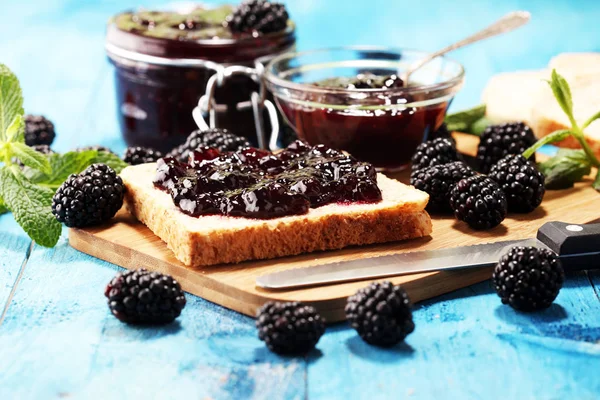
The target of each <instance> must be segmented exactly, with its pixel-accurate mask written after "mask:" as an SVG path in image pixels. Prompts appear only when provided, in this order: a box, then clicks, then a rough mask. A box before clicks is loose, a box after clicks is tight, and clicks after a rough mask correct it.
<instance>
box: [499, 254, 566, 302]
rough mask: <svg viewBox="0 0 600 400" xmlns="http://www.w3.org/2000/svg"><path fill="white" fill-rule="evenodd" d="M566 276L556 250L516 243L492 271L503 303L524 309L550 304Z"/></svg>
mask: <svg viewBox="0 0 600 400" xmlns="http://www.w3.org/2000/svg"><path fill="white" fill-rule="evenodd" d="M564 280H565V273H564V271H563V268H562V265H561V263H560V260H559V259H558V257H557V256H556V254H554V253H553V252H552V251H550V250H547V249H539V248H536V247H521V246H518V247H513V248H512V249H510V251H509V252H508V253H507V254H505V255H504V256H503V257H502V258H501V259H500V261H499V262H498V264H497V265H496V267H495V268H494V273H493V275H492V282H493V284H494V288H495V289H496V292H497V293H498V296H500V298H501V299H502V303H503V304H509V305H510V306H511V307H512V308H514V309H517V310H521V311H536V310H541V309H544V308H548V307H550V305H551V304H552V302H553V301H554V299H556V296H558V292H559V291H560V288H561V287H562V285H563V282H564Z"/></svg>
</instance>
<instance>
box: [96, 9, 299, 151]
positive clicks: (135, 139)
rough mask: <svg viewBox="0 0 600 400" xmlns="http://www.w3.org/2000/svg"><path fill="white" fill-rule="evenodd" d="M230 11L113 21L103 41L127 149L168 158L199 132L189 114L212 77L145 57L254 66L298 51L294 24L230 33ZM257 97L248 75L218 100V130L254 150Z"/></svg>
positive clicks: (131, 15) (129, 15)
mask: <svg viewBox="0 0 600 400" xmlns="http://www.w3.org/2000/svg"><path fill="white" fill-rule="evenodd" d="M232 10H233V8H232V7H231V6H222V7H217V8H214V9H205V8H202V7H197V8H195V9H194V10H192V11H190V12H189V13H187V14H180V13H175V12H165V11H160V12H159V11H140V12H125V13H121V14H118V15H116V16H114V17H113V18H112V19H111V21H110V23H109V25H108V27H107V33H106V43H107V45H109V46H111V49H112V50H110V49H109V50H108V56H109V58H110V60H111V62H112V63H113V64H114V65H115V85H116V95H117V113H118V119H119V125H120V127H121V132H122V135H123V138H124V139H125V142H126V143H127V145H128V146H143V147H151V148H154V149H156V150H160V151H162V152H165V153H166V152H169V151H170V150H172V149H173V148H174V147H176V146H177V145H180V144H181V143H183V142H184V141H185V138H186V137H187V136H188V135H189V134H190V133H191V132H192V131H193V130H195V129H197V128H198V126H197V125H196V123H195V122H194V119H193V118H192V110H193V109H194V107H196V106H197V105H198V100H199V99H200V97H201V96H202V95H203V94H204V91H205V88H206V84H207V82H208V80H209V78H210V77H211V76H212V75H213V74H214V73H215V71H214V70H213V69H211V68H208V66H206V65H205V66H182V65H174V64H173V65H171V64H168V63H166V64H165V63H164V62H158V61H152V59H147V58H144V57H146V56H150V57H158V58H159V59H162V60H171V61H173V62H177V61H181V60H182V59H186V60H203V61H209V62H212V63H216V64H221V65H222V66H225V65H240V66H246V67H254V66H255V63H256V62H259V60H261V62H262V61H266V60H268V59H269V58H270V57H272V56H274V55H276V54H279V53H281V52H283V51H287V50H290V49H292V48H293V46H294V44H295V41H296V36H295V30H294V25H293V23H291V21H290V22H289V23H288V26H287V27H286V29H284V30H282V31H281V32H273V33H269V34H264V35H262V34H260V35H253V34H249V33H241V34H240V33H232V32H231V31H230V30H229V29H228V28H226V26H225V25H224V23H225V20H226V17H227V16H228V15H229V14H231V12H232ZM115 50H117V52H115ZM123 51H124V52H125V53H122V52H123ZM140 57H142V58H140ZM140 60H142V61H140ZM255 91H258V85H257V84H256V83H255V82H254V81H253V80H252V79H251V78H250V77H248V76H243V75H236V76H233V77H231V78H228V79H227V80H226V82H224V84H223V85H222V86H220V87H218V88H217V90H216V93H215V101H216V103H217V104H218V107H217V108H216V112H217V121H218V126H219V127H221V128H226V129H229V130H230V131H233V132H235V133H236V134H237V135H240V136H244V137H246V138H247V139H248V140H249V141H250V142H251V143H254V144H257V143H258V140H257V135H256V131H255V128H254V126H255V125H254V117H253V112H252V109H251V108H249V104H250V103H249V101H250V96H251V93H252V92H255Z"/></svg>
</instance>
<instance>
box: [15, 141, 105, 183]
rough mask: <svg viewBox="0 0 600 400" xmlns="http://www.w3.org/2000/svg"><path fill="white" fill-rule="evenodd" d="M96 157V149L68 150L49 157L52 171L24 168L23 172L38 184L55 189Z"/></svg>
mask: <svg viewBox="0 0 600 400" xmlns="http://www.w3.org/2000/svg"><path fill="white" fill-rule="evenodd" d="M97 157H98V151H96V150H86V151H81V152H77V151H70V152H68V153H64V154H52V155H51V156H50V157H49V162H50V167H51V168H52V173H50V174H45V173H43V172H41V171H38V170H34V169H31V168H26V169H25V170H24V171H23V172H24V173H25V175H26V176H27V178H28V179H29V180H30V181H31V182H33V183H36V184H38V185H42V186H45V187H48V188H50V189H53V190H56V189H58V187H59V186H60V185H62V183H63V182H64V181H66V180H67V178H68V177H69V175H71V174H79V173H81V172H82V171H83V170H84V169H86V168H87V167H88V166H90V165H91V164H92V163H93V162H94V160H95V159H96V158H97Z"/></svg>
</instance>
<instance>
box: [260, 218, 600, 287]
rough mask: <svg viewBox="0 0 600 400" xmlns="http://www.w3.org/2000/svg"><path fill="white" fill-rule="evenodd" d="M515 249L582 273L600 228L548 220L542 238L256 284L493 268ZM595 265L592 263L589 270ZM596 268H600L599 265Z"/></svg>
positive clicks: (598, 248) (599, 249)
mask: <svg viewBox="0 0 600 400" xmlns="http://www.w3.org/2000/svg"><path fill="white" fill-rule="evenodd" d="M514 246H534V247H538V248H545V249H550V250H552V251H554V252H555V253H557V254H558V255H559V257H560V258H561V259H562V261H563V265H564V266H565V267H569V268H570V269H583V268H586V266H587V265H588V263H590V262H592V261H594V260H596V264H599V263H598V261H597V260H598V258H597V257H600V224H589V225H576V224H567V223H564V222H548V223H546V224H544V225H543V226H542V227H541V228H540V230H539V231H538V234H537V238H530V239H523V240H510V241H502V242H494V243H485V244H477V245H472V246H461V247H454V248H446V249H438V250H426V251H415V252H408V253H400V254H392V255H386V256H378V257H372V258H365V259H358V260H348V261H340V262H334V263H329V264H323V265H317V266H312V267H304V268H295V269H289V270H285V271H281V272H275V273H271V274H267V275H262V276H259V277H258V278H257V279H256V285H257V286H258V287H261V288H264V289H271V290H277V289H290V288H299V287H307V286H319V285H329V284H335V283H342V282H351V281H359V280H365V279H378V278H385V277H390V276H399V275H407V274H415V273H424V272H434V271H445V270H453V269H464V268H482V267H490V266H493V265H495V264H496V263H497V262H498V260H499V259H500V258H501V257H502V256H503V255H504V254H506V253H507V252H508V250H509V249H510V248H512V247H514ZM592 266H593V265H590V268H591V267H592ZM597 267H598V268H600V265H598V266H597Z"/></svg>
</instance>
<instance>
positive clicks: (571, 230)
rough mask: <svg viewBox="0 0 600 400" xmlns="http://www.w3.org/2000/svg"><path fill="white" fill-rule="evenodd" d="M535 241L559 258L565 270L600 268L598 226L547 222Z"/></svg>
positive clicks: (599, 234)
mask: <svg viewBox="0 0 600 400" xmlns="http://www.w3.org/2000/svg"><path fill="white" fill-rule="evenodd" d="M537 239H538V240H539V241H540V242H542V243H544V244H545V245H546V246H548V247H549V248H550V250H552V251H554V252H555V253H556V254H558V255H559V256H560V259H561V261H562V264H563V267H564V268H565V270H580V269H595V268H600V224H583V225H578V224H568V223H565V222H547V223H545V224H544V225H542V227H541V228H540V229H539V231H538V233H537Z"/></svg>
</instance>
